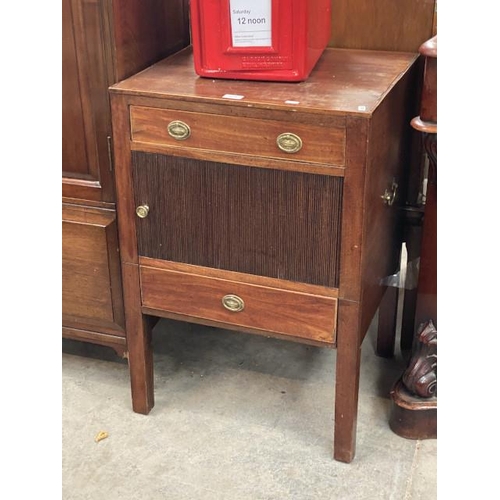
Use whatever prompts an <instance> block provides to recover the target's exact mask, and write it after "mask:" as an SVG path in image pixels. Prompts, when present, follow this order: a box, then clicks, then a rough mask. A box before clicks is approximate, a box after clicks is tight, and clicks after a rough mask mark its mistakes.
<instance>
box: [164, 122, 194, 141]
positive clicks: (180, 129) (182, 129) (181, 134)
mask: <svg viewBox="0 0 500 500" xmlns="http://www.w3.org/2000/svg"><path fill="white" fill-rule="evenodd" d="M167 130H168V133H169V135H170V136H171V137H173V138H174V139H175V140H176V141H185V140H186V139H187V138H188V137H189V136H190V135H191V129H190V128H189V125H188V124H187V123H184V122H181V121H180V120H174V121H173V122H170V123H169V124H168V126H167Z"/></svg>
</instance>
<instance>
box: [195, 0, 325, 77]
mask: <svg viewBox="0 0 500 500" xmlns="http://www.w3.org/2000/svg"><path fill="white" fill-rule="evenodd" d="M190 5H191V7H190V8H191V33H192V45H193V56H194V65H195V71H196V73H197V74H198V75H199V76H202V77H208V78H228V79H236V80H264V81H290V82H297V81H303V80H306V79H307V77H308V76H309V74H310V73H311V71H312V69H313V68H314V66H315V64H316V63H317V61H318V59H319V57H320V56H321V54H322V53H323V51H324V50H325V48H326V46H327V45H328V41H329V39H330V29H331V7H330V0H191V4H190Z"/></svg>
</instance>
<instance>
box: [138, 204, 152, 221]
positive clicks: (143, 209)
mask: <svg viewBox="0 0 500 500" xmlns="http://www.w3.org/2000/svg"><path fill="white" fill-rule="evenodd" d="M135 213H136V214H137V217H140V218H141V219H145V218H146V217H147V216H148V214H149V207H148V206H147V205H139V206H138V207H137V208H136V209H135Z"/></svg>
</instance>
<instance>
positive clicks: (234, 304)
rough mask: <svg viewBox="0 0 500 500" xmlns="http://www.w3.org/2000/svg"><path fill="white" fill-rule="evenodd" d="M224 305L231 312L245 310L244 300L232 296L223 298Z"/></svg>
mask: <svg viewBox="0 0 500 500" xmlns="http://www.w3.org/2000/svg"><path fill="white" fill-rule="evenodd" d="M222 305H223V306H224V307H225V308H226V309H227V310H228V311H231V312H240V311H243V309H245V302H243V299H242V298H241V297H238V296H237V295H232V294H229V295H224V297H222Z"/></svg>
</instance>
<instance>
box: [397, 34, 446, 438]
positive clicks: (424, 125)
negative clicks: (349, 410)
mask: <svg viewBox="0 0 500 500" xmlns="http://www.w3.org/2000/svg"><path fill="white" fill-rule="evenodd" d="M420 53H421V54H422V55H423V56H424V57H425V66H424V81H423V88H422V100H421V107H420V115H419V116H417V117H415V118H414V119H413V120H412V121H411V125H412V126H413V128H415V129H416V130H418V131H419V132H421V133H422V137H423V141H424V147H425V152H426V154H427V157H428V159H429V173H428V182H427V193H426V204H425V212H424V220H423V227H422V242H421V251H420V271H419V277H418V287H417V304H416V311H415V329H416V335H415V337H414V339H413V347H412V353H411V357H410V360H409V362H408V366H407V368H406V370H405V371H404V373H403V375H402V376H401V378H400V379H399V380H398V382H397V383H396V385H395V386H394V388H393V390H392V391H391V398H392V403H393V404H392V411H391V416H390V420H389V425H390V427H391V429H392V430H393V431H394V432H395V433H396V434H398V435H400V436H403V437H406V438H409V439H429V438H436V437H437V255H436V248H437V245H436V241H437V235H436V230H437V35H436V36H434V37H433V38H431V39H430V40H428V41H426V42H425V43H424V44H422V46H421V47H420Z"/></svg>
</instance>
